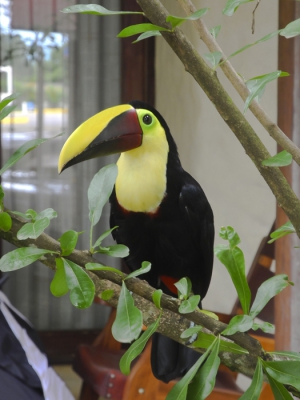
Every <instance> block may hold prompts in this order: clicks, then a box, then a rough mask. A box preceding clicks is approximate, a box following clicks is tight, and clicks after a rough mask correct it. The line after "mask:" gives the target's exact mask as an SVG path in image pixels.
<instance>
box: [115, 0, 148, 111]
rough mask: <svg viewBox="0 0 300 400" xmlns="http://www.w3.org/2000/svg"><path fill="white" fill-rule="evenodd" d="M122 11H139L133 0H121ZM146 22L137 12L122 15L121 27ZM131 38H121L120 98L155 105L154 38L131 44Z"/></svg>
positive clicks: (126, 101)
mask: <svg viewBox="0 0 300 400" xmlns="http://www.w3.org/2000/svg"><path fill="white" fill-rule="evenodd" d="M121 7H122V11H128V10H132V11H141V9H140V7H139V6H138V5H137V3H136V1H135V0H121ZM143 22H146V19H145V18H144V17H143V16H142V15H139V14H136V15H126V14H125V15H122V18H121V27H122V29H123V28H125V27H127V26H129V25H134V24H141V23H143ZM132 42H133V39H132V38H127V39H122V47H121V73H122V76H121V100H122V103H128V102H129V101H131V100H142V101H145V102H146V103H149V104H151V105H155V104H154V103H155V93H154V82H155V72H154V58H155V39H154V38H149V39H147V40H142V41H141V42H139V43H135V44H132Z"/></svg>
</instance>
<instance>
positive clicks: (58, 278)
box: [50, 258, 69, 297]
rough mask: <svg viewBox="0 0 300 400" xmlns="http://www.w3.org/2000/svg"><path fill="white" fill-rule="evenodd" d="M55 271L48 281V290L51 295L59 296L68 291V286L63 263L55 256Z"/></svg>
mask: <svg viewBox="0 0 300 400" xmlns="http://www.w3.org/2000/svg"><path fill="white" fill-rule="evenodd" d="M55 262H56V271H55V275H54V277H53V279H52V282H51V283H50V291H51V293H52V294H53V296H56V297H61V296H64V295H65V294H67V293H68V291H69V288H68V286H67V281H66V274H65V269H64V263H63V261H62V259H61V258H56V259H55Z"/></svg>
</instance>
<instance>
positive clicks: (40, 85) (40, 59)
mask: <svg viewBox="0 0 300 400" xmlns="http://www.w3.org/2000/svg"><path fill="white" fill-rule="evenodd" d="M37 78H38V79H37V96H36V105H37V129H36V130H37V134H38V138H39V139H40V138H42V137H43V129H44V126H43V125H44V114H43V113H44V50H43V48H42V47H41V46H39V47H38V49H37Z"/></svg>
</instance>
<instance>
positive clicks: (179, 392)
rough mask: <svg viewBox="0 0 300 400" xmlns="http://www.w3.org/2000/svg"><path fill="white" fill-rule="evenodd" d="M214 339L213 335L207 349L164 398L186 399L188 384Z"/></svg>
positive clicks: (204, 358) (172, 399)
mask: <svg viewBox="0 0 300 400" xmlns="http://www.w3.org/2000/svg"><path fill="white" fill-rule="evenodd" d="M216 340H217V338H216V337H215V339H214V341H213V342H212V343H211V345H210V346H209V347H208V349H207V351H206V352H205V353H204V354H203V355H202V356H201V357H200V358H199V359H198V360H197V361H196V363H195V364H194V365H193V366H192V367H191V368H190V369H189V370H188V372H187V373H186V374H185V375H184V377H183V378H182V379H180V381H179V382H177V383H176V385H175V386H173V387H172V389H171V390H170V392H169V393H168V396H167V397H166V400H185V399H186V395H187V391H188V386H189V384H190V382H191V380H192V379H193V378H194V376H195V375H196V373H197V371H198V369H199V368H200V367H201V365H202V364H203V363H204V361H205V360H206V359H207V357H208V355H209V353H210V351H211V349H212V347H213V345H214V343H215V341H216Z"/></svg>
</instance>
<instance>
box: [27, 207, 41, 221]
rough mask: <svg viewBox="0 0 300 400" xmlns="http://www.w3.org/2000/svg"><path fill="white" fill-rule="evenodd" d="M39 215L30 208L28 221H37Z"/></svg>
mask: <svg viewBox="0 0 300 400" xmlns="http://www.w3.org/2000/svg"><path fill="white" fill-rule="evenodd" d="M37 215H38V213H37V212H36V211H34V210H32V209H31V208H29V210H27V211H26V216H27V218H28V219H33V220H35V219H36V217H37Z"/></svg>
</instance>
